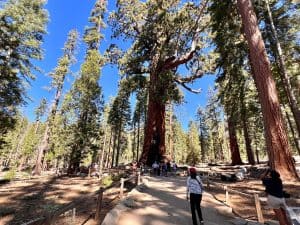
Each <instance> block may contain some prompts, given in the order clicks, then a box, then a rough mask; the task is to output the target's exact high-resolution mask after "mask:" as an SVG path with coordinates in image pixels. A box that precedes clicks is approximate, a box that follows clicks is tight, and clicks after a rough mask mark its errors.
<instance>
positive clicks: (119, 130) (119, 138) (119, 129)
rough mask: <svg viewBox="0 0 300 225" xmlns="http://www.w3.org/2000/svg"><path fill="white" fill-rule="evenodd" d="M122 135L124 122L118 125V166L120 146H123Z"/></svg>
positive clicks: (117, 162) (117, 163)
mask: <svg viewBox="0 0 300 225" xmlns="http://www.w3.org/2000/svg"><path fill="white" fill-rule="evenodd" d="M121 135H122V123H120V124H119V127H118V140H117V141H118V145H117V154H116V166H118V165H119V156H120V148H121Z"/></svg>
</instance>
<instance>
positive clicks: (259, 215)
mask: <svg viewBox="0 0 300 225" xmlns="http://www.w3.org/2000/svg"><path fill="white" fill-rule="evenodd" d="M254 201H255V208H256V213H257V219H258V222H259V223H264V222H265V220H264V217H263V214H262V211H261V205H260V201H259V198H258V194H254Z"/></svg>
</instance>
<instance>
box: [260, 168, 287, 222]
mask: <svg viewBox="0 0 300 225" xmlns="http://www.w3.org/2000/svg"><path fill="white" fill-rule="evenodd" d="M262 182H263V185H264V186H265V187H266V190H265V192H266V193H267V195H268V196H267V204H268V205H269V206H270V207H271V208H272V209H273V211H274V212H275V214H276V216H277V219H278V220H279V224H280V225H290V224H291V223H290V221H289V219H288V218H287V215H286V211H285V207H286V203H285V198H284V197H285V192H284V191H283V185H282V180H281V179H280V174H279V173H278V172H277V171H275V170H267V171H266V173H265V174H264V175H263V176H262Z"/></svg>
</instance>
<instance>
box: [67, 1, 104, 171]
mask: <svg viewBox="0 0 300 225" xmlns="http://www.w3.org/2000/svg"><path fill="white" fill-rule="evenodd" d="M105 11H106V1H105V0H97V1H96V3H95V6H94V8H93V9H92V12H91V16H90V18H89V22H90V26H89V27H87V28H86V29H85V33H84V37H83V40H84V42H85V43H86V45H87V51H86V56H85V60H84V62H83V64H82V65H81V68H80V75H79V77H78V78H77V79H76V80H75V82H74V84H73V87H72V89H71V91H70V92H71V96H72V102H71V104H72V105H73V106H74V110H75V115H76V123H75V124H74V127H73V128H74V130H73V132H74V143H73V144H72V153H71V156H70V163H69V169H68V171H69V173H74V172H75V171H76V170H77V169H78V168H79V166H80V163H81V161H82V159H83V158H84V157H85V156H86V154H87V153H88V152H90V151H91V150H92V149H98V148H99V146H97V145H98V144H97V143H95V142H94V140H98V139H99V129H100V117H101V113H102V111H103V96H102V89H101V87H100V85H99V83H98V82H99V79H100V73H101V67H102V66H103V65H104V63H105V58H104V57H103V56H102V55H101V54H100V52H99V47H100V42H101V40H102V38H103V36H102V34H101V33H100V31H101V29H102V28H104V27H105V24H104V21H103V18H104V14H105Z"/></svg>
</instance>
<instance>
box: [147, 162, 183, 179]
mask: <svg viewBox="0 0 300 225" xmlns="http://www.w3.org/2000/svg"><path fill="white" fill-rule="evenodd" d="M152 171H153V174H154V175H157V176H168V172H174V173H176V171H177V164H176V163H175V161H172V162H170V161H166V162H165V161H162V162H160V163H158V162H157V161H154V163H153V164H152Z"/></svg>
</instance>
